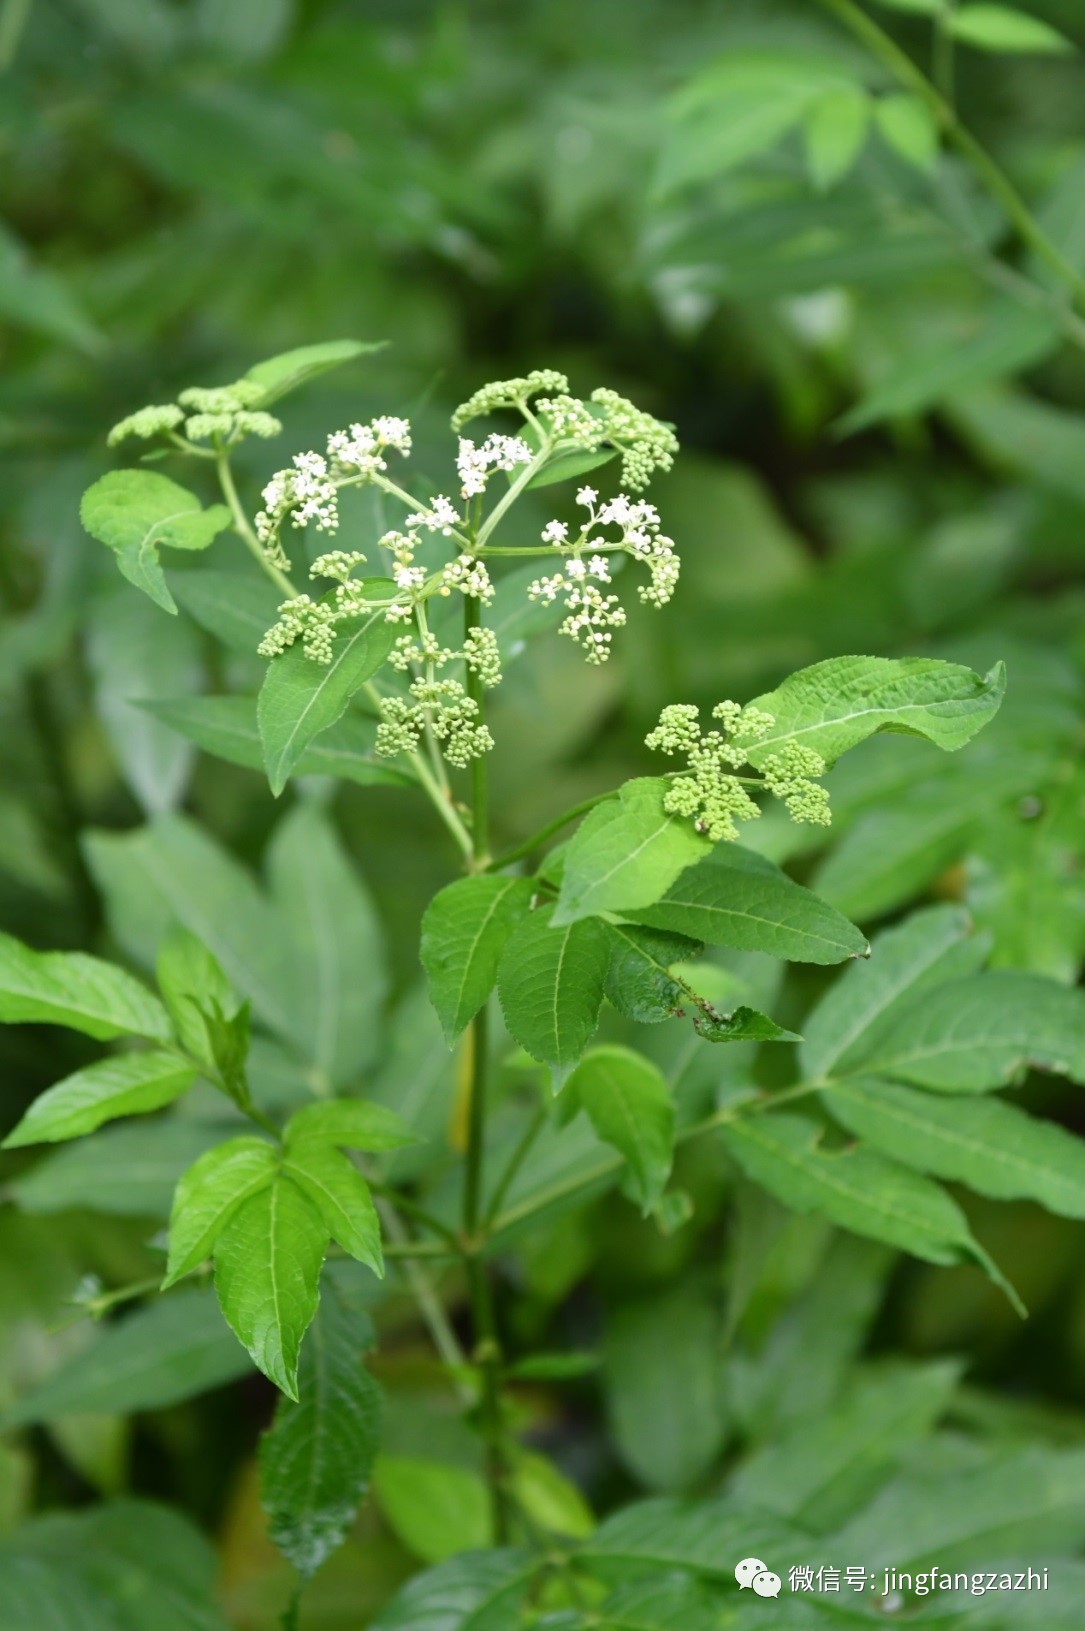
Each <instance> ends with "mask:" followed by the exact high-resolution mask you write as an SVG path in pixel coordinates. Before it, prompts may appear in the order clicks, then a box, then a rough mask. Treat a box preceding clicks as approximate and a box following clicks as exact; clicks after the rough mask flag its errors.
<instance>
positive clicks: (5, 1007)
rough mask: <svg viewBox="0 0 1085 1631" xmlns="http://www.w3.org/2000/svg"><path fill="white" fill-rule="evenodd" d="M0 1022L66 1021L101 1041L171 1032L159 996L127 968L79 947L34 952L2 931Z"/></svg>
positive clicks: (159, 1037)
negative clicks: (136, 978)
mask: <svg viewBox="0 0 1085 1631" xmlns="http://www.w3.org/2000/svg"><path fill="white" fill-rule="evenodd" d="M0 1021H2V1022H3V1024H5V1025H20V1024H30V1025H67V1026H68V1027H70V1029H71V1030H73V1031H82V1032H83V1033H84V1034H85V1035H86V1036H93V1037H94V1038H95V1039H96V1040H97V1041H99V1042H107V1041H109V1040H110V1039H111V1038H112V1037H115V1036H146V1037H150V1038H151V1039H152V1040H153V1041H156V1042H168V1041H169V1039H170V1036H171V1034H172V1033H171V1031H170V1022H169V1016H168V1015H167V1013H166V1010H165V1009H164V1008H163V1006H162V1004H161V1003H160V1002H159V1000H158V998H157V997H156V996H153V995H152V993H151V992H150V991H148V990H147V988H146V986H144V985H141V984H140V983H139V981H138V980H135V979H133V978H132V976H131V974H126V973H125V971H124V970H123V969H121V968H115V967H114V965H113V964H112V963H105V962H103V961H102V960H101V958H99V957H88V956H87V955H86V954H85V953H83V952H78V951H44V952H42V951H31V949H30V947H29V946H24V945H23V944H22V942H21V941H19V940H16V939H15V938H14V936H12V935H10V934H0Z"/></svg>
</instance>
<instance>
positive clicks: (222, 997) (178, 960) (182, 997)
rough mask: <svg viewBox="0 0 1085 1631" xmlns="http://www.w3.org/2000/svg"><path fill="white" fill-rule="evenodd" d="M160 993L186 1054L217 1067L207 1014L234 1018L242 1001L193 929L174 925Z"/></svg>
mask: <svg viewBox="0 0 1085 1631" xmlns="http://www.w3.org/2000/svg"><path fill="white" fill-rule="evenodd" d="M156 973H157V976H158V989H159V990H160V991H161V993H162V1000H163V1001H164V1002H165V1004H166V1007H167V1009H168V1010H169V1015H170V1018H171V1019H172V1020H173V1023H174V1026H175V1028H176V1031H177V1038H178V1040H179V1042H180V1043H181V1046H182V1047H183V1048H184V1050H185V1052H186V1053H188V1054H190V1055H191V1056H192V1057H193V1058H194V1059H198V1060H200V1061H201V1063H203V1064H206V1065H212V1066H213V1065H214V1056H213V1053H212V1051H211V1046H210V1041H209V1038H208V1033H207V1023H206V1020H205V1019H204V1015H205V1014H212V1013H213V1012H214V1010H215V1008H216V1007H217V1008H218V1009H219V1010H220V1011H221V1012H222V1013H223V1014H231V1015H232V1014H234V1013H236V1011H237V1007H238V1001H237V998H236V997H235V995H234V993H233V990H232V989H231V986H230V982H229V980H228V979H227V978H226V976H225V974H224V973H223V972H222V967H221V965H220V963H219V961H218V959H217V958H216V957H215V955H214V953H213V952H211V951H209V950H208V949H207V947H206V946H205V945H204V943H203V941H202V940H200V939H199V938H198V937H197V936H196V935H194V934H193V933H192V931H191V930H190V929H184V928H181V927H180V925H176V924H175V925H174V927H173V928H171V930H170V932H169V934H167V936H166V938H165V940H163V942H162V944H161V945H160V946H159V948H158V958H157V962H156Z"/></svg>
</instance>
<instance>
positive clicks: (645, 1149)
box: [565, 1047, 674, 1217]
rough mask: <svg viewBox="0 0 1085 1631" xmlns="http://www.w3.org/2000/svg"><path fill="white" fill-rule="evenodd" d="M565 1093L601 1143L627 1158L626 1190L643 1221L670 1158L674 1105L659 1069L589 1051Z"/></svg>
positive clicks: (628, 1053)
mask: <svg viewBox="0 0 1085 1631" xmlns="http://www.w3.org/2000/svg"><path fill="white" fill-rule="evenodd" d="M565 1092H566V1093H567V1094H569V1095H571V1097H572V1101H573V1103H575V1104H579V1105H580V1106H581V1108H582V1109H583V1110H585V1111H586V1112H587V1115H588V1119H589V1120H590V1122H591V1124H592V1126H593V1127H594V1128H595V1131H596V1132H597V1133H598V1135H599V1137H600V1138H601V1139H602V1140H603V1142H604V1143H606V1144H611V1145H613V1147H614V1148H615V1149H616V1150H617V1151H618V1152H619V1154H621V1155H623V1156H624V1157H625V1160H626V1162H627V1164H628V1175H629V1183H630V1188H631V1190H632V1193H633V1196H634V1197H635V1199H636V1201H637V1204H638V1205H639V1206H640V1209H641V1212H642V1213H643V1215H644V1216H645V1217H647V1215H648V1214H649V1212H651V1210H652V1207H653V1206H654V1205H655V1203H656V1201H657V1200H658V1199H659V1197H660V1195H661V1194H662V1193H663V1189H664V1186H665V1184H666V1182H667V1179H668V1177H669V1176H670V1170H671V1162H672V1159H673V1156H674V1105H673V1104H672V1102H671V1095H670V1089H669V1088H668V1086H667V1083H666V1081H665V1080H664V1078H663V1076H662V1075H661V1074H660V1072H659V1070H658V1068H657V1067H656V1066H655V1065H653V1064H652V1063H651V1062H650V1061H649V1060H647V1059H645V1058H643V1057H642V1056H641V1055H640V1054H638V1053H634V1052H633V1050H632V1049H631V1048H619V1047H606V1048H593V1049H592V1050H591V1052H590V1053H587V1054H585V1056H584V1058H583V1059H582V1060H581V1061H580V1063H579V1064H578V1065H577V1067H576V1069H575V1070H574V1071H573V1073H572V1075H571V1076H570V1077H569V1080H568V1081H567V1082H566V1084H565Z"/></svg>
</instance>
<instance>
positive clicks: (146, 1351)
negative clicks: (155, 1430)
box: [3, 1289, 250, 1428]
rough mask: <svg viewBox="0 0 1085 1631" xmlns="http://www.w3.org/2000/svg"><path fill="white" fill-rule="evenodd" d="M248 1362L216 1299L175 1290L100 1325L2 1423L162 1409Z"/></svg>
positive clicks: (215, 1383)
mask: <svg viewBox="0 0 1085 1631" xmlns="http://www.w3.org/2000/svg"><path fill="white" fill-rule="evenodd" d="M249 1369H250V1366H249V1361H248V1359H247V1358H246V1357H245V1355H244V1354H243V1353H242V1351H241V1349H240V1348H239V1347H238V1345H237V1343H236V1342H235V1341H234V1339H233V1337H232V1335H231V1334H230V1331H229V1329H228V1327H227V1325H226V1323H225V1321H224V1320H223V1318H222V1315H221V1313H220V1312H219V1309H218V1306H217V1304H216V1303H215V1300H214V1298H213V1297H212V1296H211V1295H210V1294H209V1293H208V1292H204V1291H197V1290H187V1289H186V1290H184V1291H177V1292H174V1293H173V1294H172V1295H171V1296H169V1297H158V1298H155V1300H154V1301H152V1302H149V1303H144V1304H143V1306H142V1307H141V1308H138V1309H137V1310H136V1311H135V1312H134V1313H130V1314H126V1315H125V1316H124V1318H123V1319H121V1320H119V1321H117V1322H116V1323H115V1324H110V1325H103V1326H102V1327H101V1328H100V1329H99V1331H98V1332H97V1334H96V1335H95V1337H94V1340H93V1342H91V1344H90V1346H89V1347H87V1348H84V1349H83V1350H82V1352H80V1353H77V1354H76V1355H75V1356H74V1357H73V1358H71V1359H69V1360H68V1361H67V1362H66V1363H65V1364H63V1365H61V1367H60V1369H59V1370H56V1371H54V1372H53V1374H52V1375H51V1376H48V1377H46V1379H45V1381H44V1382H41V1383H39V1385H38V1386H37V1387H36V1388H34V1389H33V1390H32V1391H31V1392H30V1393H28V1394H26V1395H25V1396H24V1397H23V1398H22V1399H20V1400H19V1401H18V1402H17V1404H16V1405H15V1406H14V1408H13V1409H12V1410H10V1411H9V1412H8V1413H7V1414H6V1416H5V1417H4V1418H3V1420H4V1426H5V1427H9V1428H10V1427H27V1426H30V1425H31V1423H33V1422H51V1421H55V1420H56V1419H57V1418H58V1417H62V1416H67V1415H71V1414H72V1413H74V1412H86V1413H93V1414H105V1413H110V1412H113V1411H120V1412H121V1413H123V1414H124V1415H132V1414H133V1413H134V1412H136V1411H141V1410H164V1409H167V1408H168V1407H169V1406H170V1405H174V1404H179V1403H180V1402H181V1400H183V1399H193V1398H196V1397H197V1395H199V1394H201V1393H207V1392H209V1391H210V1389H211V1388H216V1387H221V1386H222V1384H223V1383H224V1382H231V1381H233V1380H234V1378H235V1377H237V1376H244V1375H245V1374H246V1372H248V1370H249Z"/></svg>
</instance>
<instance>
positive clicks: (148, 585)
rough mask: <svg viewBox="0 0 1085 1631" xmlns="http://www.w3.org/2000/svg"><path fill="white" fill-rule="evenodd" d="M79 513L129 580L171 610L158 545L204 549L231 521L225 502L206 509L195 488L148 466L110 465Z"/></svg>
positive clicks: (170, 596) (165, 608)
mask: <svg viewBox="0 0 1085 1631" xmlns="http://www.w3.org/2000/svg"><path fill="white" fill-rule="evenodd" d="M79 516H80V520H81V521H82V523H83V526H84V527H85V528H86V530H87V532H89V533H90V535H91V537H92V538H96V539H97V540H98V542H99V543H102V544H105V545H106V546H107V547H108V548H109V549H111V550H113V551H114V553H115V554H116V556H117V565H118V566H119V567H120V569H121V571H122V572H123V573H124V576H125V577H126V578H127V579H128V581H129V582H130V583H132V584H134V585H135V587H136V588H137V589H142V590H143V592H144V594H146V595H149V596H150V598H151V599H152V600H153V601H154V602H155V604H156V605H158V606H161V607H162V609H163V611H167V612H173V613H176V611H177V606H176V604H175V602H174V599H173V596H172V595H171V594H170V592H169V589H168V588H167V586H166V579H165V577H164V575H163V572H162V567H161V565H160V564H159V560H158V551H159V549H160V548H162V547H163V546H168V547H169V548H171V549H189V550H192V549H206V548H207V546H208V545H209V544H210V543H211V542H212V540H213V539H214V538H215V537H217V535H218V534H219V533H220V532H222V531H223V530H224V529H225V528H226V527H228V526H229V525H230V511H229V509H228V508H227V507H226V505H225V504H215V505H213V506H212V507H211V509H208V510H205V509H204V508H203V506H202V505H201V504H200V501H199V499H198V498H197V497H196V496H195V494H194V493H190V492H188V491H187V489H186V488H184V487H179V486H178V485H177V483H176V482H175V481H170V480H169V478H168V477H167V476H162V475H159V474H157V472H155V471H151V470H111V471H110V472H109V473H108V474H107V475H105V476H102V477H101V478H100V479H99V480H98V481H96V482H95V483H94V485H93V486H92V487H89V488H88V489H87V491H86V492H85V493H84V494H83V501H82V504H81V505H80V510H79Z"/></svg>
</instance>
